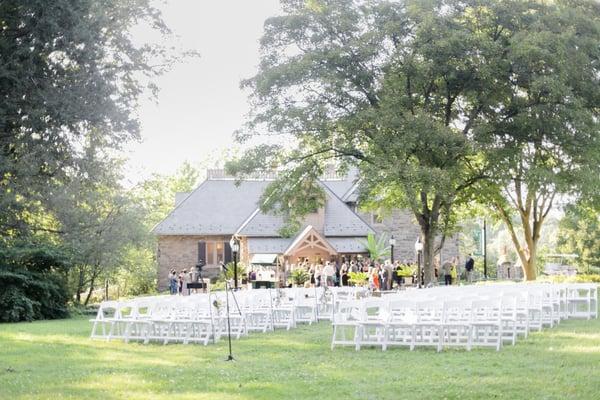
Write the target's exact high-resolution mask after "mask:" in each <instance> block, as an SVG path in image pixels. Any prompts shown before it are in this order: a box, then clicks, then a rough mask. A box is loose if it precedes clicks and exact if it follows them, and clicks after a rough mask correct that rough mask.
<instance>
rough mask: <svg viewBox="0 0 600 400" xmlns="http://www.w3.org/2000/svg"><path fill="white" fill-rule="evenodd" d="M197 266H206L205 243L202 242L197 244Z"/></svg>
mask: <svg viewBox="0 0 600 400" xmlns="http://www.w3.org/2000/svg"><path fill="white" fill-rule="evenodd" d="M198 264H200V265H202V266H204V265H206V242H204V241H202V240H201V241H199V242H198Z"/></svg>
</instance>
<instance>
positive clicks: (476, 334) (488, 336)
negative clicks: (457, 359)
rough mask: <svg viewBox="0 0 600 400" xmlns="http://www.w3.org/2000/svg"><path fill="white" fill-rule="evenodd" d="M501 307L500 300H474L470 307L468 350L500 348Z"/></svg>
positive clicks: (497, 349) (498, 349)
mask: <svg viewBox="0 0 600 400" xmlns="http://www.w3.org/2000/svg"><path fill="white" fill-rule="evenodd" d="M501 307H502V305H501V301H500V299H488V300H475V301H473V303H472V305H471V333H470V335H469V344H468V346H467V349H468V350H471V349H472V348H473V346H477V347H479V346H480V347H494V348H495V349H496V351H500V348H501V347H502V312H501V310H502V308H501Z"/></svg>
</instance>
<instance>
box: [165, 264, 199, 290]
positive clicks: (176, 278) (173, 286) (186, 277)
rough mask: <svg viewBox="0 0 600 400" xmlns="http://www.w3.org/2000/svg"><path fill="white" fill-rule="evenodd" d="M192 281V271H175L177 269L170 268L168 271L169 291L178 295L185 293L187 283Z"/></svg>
mask: <svg viewBox="0 0 600 400" xmlns="http://www.w3.org/2000/svg"><path fill="white" fill-rule="evenodd" d="M194 281H195V277H194V272H192V271H189V272H188V271H187V270H185V269H184V270H181V271H179V272H177V270H175V269H172V270H171V271H170V272H169V292H170V293H171V294H179V295H183V294H186V289H187V284H188V283H190V282H194Z"/></svg>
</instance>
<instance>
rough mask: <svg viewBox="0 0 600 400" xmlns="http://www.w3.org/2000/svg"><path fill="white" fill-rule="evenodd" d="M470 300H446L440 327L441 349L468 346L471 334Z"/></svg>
mask: <svg viewBox="0 0 600 400" xmlns="http://www.w3.org/2000/svg"><path fill="white" fill-rule="evenodd" d="M470 322H471V300H469V299H459V300H446V301H445V302H444V311H443V317H442V323H441V325H440V330H441V332H440V335H441V347H444V346H448V347H464V348H467V347H468V345H469V335H470V333H471V324H470Z"/></svg>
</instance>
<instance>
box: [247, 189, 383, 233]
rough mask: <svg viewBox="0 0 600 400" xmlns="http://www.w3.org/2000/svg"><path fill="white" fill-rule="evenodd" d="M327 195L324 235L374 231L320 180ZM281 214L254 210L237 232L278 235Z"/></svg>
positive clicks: (281, 220) (281, 219) (282, 224)
mask: <svg viewBox="0 0 600 400" xmlns="http://www.w3.org/2000/svg"><path fill="white" fill-rule="evenodd" d="M322 186H323V189H325V194H326V196H327V199H326V202H325V226H324V229H323V230H324V234H325V236H330V235H331V236H367V234H368V233H369V232H374V231H373V229H371V227H370V226H369V225H368V224H367V223H366V222H364V221H363V220H362V219H361V218H360V217H359V216H358V215H357V214H356V213H354V212H353V211H352V210H351V209H350V208H348V206H347V205H346V204H345V203H344V202H343V201H341V200H340V198H339V197H338V196H336V195H335V193H334V192H333V190H331V188H329V186H328V185H327V183H326V182H322ZM284 224H285V220H284V218H283V217H282V216H279V215H271V214H264V213H263V212H261V211H260V210H255V213H254V215H253V216H251V217H250V218H249V220H248V221H246V223H245V224H244V226H242V227H241V229H240V230H239V231H238V232H237V233H238V234H239V235H243V236H270V237H273V236H278V235H279V230H280V229H281V228H282V227H283V226H284Z"/></svg>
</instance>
